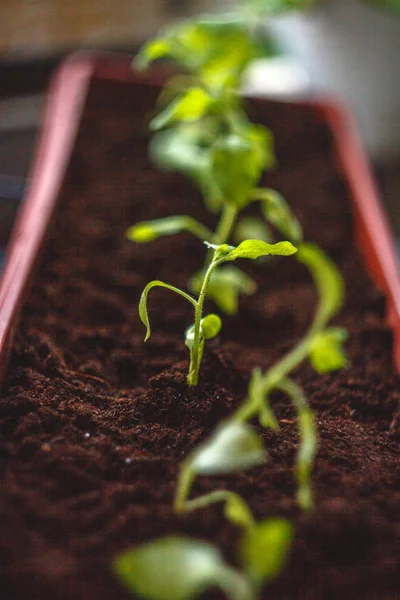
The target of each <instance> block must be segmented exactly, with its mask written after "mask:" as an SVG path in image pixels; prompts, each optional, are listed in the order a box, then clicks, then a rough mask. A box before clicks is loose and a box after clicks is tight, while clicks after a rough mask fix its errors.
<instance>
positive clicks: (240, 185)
mask: <svg viewBox="0 0 400 600" xmlns="http://www.w3.org/2000/svg"><path fill="white" fill-rule="evenodd" d="M271 157H273V150H272V142H271V134H270V133H269V131H268V130H266V129H265V128H264V127H261V126H260V125H253V124H246V125H245V126H244V125H243V126H241V127H240V129H237V130H236V131H235V132H234V133H230V134H228V135H226V136H224V137H220V138H219V139H218V140H217V141H216V143H215V144H214V145H213V147H212V149H211V160H212V172H213V176H214V179H215V182H216V184H217V186H218V188H219V191H220V194H221V197H222V198H224V200H225V201H226V202H229V203H231V204H234V205H235V206H237V207H238V208H239V209H243V208H244V207H245V206H246V205H247V204H248V203H249V202H250V201H251V193H252V190H253V188H254V186H255V185H256V184H257V182H258V180H259V179H260V177H261V173H262V171H263V170H264V169H265V168H267V167H268V166H270V165H271V162H272V158H271Z"/></svg>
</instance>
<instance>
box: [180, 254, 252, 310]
mask: <svg viewBox="0 0 400 600" xmlns="http://www.w3.org/2000/svg"><path fill="white" fill-rule="evenodd" d="M203 277H204V275H203V272H202V271H200V272H199V273H196V274H195V275H193V277H191V279H190V280H189V287H190V289H191V290H192V291H193V292H199V291H200V288H201V283H202V279H203ZM256 288H257V286H256V283H255V281H254V280H253V279H252V278H251V277H249V276H248V275H246V273H244V272H243V271H241V270H240V269H237V268H236V267H233V266H231V265H226V266H224V267H221V268H219V269H214V271H213V272H212V274H211V277H210V282H209V284H208V291H207V296H208V297H209V298H210V299H211V300H213V301H214V302H215V304H216V305H217V306H218V308H220V309H221V310H222V311H223V312H224V313H226V314H227V315H235V314H236V313H237V311H238V304H239V295H240V294H245V295H246V296H250V295H251V294H253V293H254V292H255V290H256Z"/></svg>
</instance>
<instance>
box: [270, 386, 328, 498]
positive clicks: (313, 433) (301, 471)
mask: <svg viewBox="0 0 400 600" xmlns="http://www.w3.org/2000/svg"><path fill="white" fill-rule="evenodd" d="M277 389H280V390H282V391H283V392H284V393H285V394H287V395H288V396H289V398H290V399H291V401H292V403H293V405H294V407H295V408H296V412H297V418H298V428H299V437H300V445H299V450H298V452H297V457H296V467H295V476H296V481H297V485H298V490H297V501H298V503H299V505H300V507H301V508H302V509H303V510H311V509H312V507H313V504H314V501H313V492H312V485H311V470H312V466H313V462H314V458H315V454H316V452H317V446H318V435H317V427H316V423H315V418H314V414H313V411H312V410H311V408H310V407H309V406H308V403H307V400H306V397H305V395H304V392H303V390H302V389H301V387H300V386H299V385H297V383H296V382H295V381H293V379H289V378H285V379H283V380H282V381H281V382H280V383H279V384H278V386H277Z"/></svg>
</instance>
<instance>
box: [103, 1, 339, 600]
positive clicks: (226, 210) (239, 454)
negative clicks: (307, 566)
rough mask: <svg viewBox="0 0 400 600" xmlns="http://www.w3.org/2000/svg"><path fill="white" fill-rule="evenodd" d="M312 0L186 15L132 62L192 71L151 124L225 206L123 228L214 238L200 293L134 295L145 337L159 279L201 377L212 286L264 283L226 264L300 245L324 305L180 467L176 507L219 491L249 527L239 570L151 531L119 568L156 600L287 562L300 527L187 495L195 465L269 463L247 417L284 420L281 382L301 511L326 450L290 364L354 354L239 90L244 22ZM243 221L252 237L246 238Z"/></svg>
mask: <svg viewBox="0 0 400 600" xmlns="http://www.w3.org/2000/svg"><path fill="white" fill-rule="evenodd" d="M312 3H313V2H312V0H246V1H244V2H243V4H244V10H245V13H244V14H245V16H246V19H247V21H246V19H245V21H244V20H243V18H242V17H243V14H241V16H240V18H238V15H234V16H231V17H229V18H222V17H218V18H211V19H210V18H209V19H199V20H191V21H184V22H182V23H180V24H178V25H175V26H173V27H170V28H169V29H167V30H165V31H164V32H163V33H162V34H160V36H159V37H157V38H156V39H155V40H153V41H151V42H149V43H148V44H146V45H145V46H144V47H143V49H142V50H141V52H140V53H139V56H138V58H137V61H136V62H137V64H138V65H140V66H141V67H143V68H145V67H147V66H148V65H149V64H150V63H152V62H153V61H154V60H156V59H159V58H169V59H172V60H173V61H175V62H176V63H177V64H178V65H179V66H180V67H181V68H182V69H183V70H184V74H183V75H180V76H176V77H173V78H172V79H171V80H170V81H169V82H168V84H167V86H166V87H165V89H164V91H163V93H162V95H161V98H160V105H161V109H160V111H159V113H158V115H157V116H156V117H155V118H154V119H153V120H152V121H151V123H150V128H151V129H152V130H153V131H154V132H156V133H155V135H154V137H153V140H152V144H151V154H152V156H153V158H154V159H155V160H156V162H158V164H159V165H161V166H162V167H164V168H169V169H175V170H178V171H181V172H183V173H185V174H186V175H187V176H189V177H190V178H192V179H193V180H194V181H195V182H196V183H197V184H198V186H199V188H200V190H201V192H202V194H203V198H204V202H205V205H206V207H207V208H208V209H209V210H210V211H211V212H214V213H219V214H220V217H219V222H218V225H217V227H216V229H215V231H211V230H210V229H209V228H208V227H206V226H205V225H204V224H202V223H199V222H198V221H196V220H195V219H193V218H192V217H190V216H186V215H178V216H171V217H166V218H162V219H155V220H152V221H145V222H141V223H137V224H136V225H134V226H133V227H131V228H130V229H129V230H128V232H127V235H128V237H129V238H130V239H131V240H132V241H134V242H136V243H148V242H152V241H154V240H156V239H157V238H159V237H162V236H167V235H175V234H178V233H180V232H188V233H190V234H192V235H194V236H195V237H197V238H198V239H199V240H202V241H206V244H207V246H208V252H207V256H206V259H205V261H204V265H203V267H202V268H201V269H200V270H199V271H198V272H196V273H195V274H194V275H193V276H192V277H191V278H190V279H189V282H188V285H189V289H190V292H191V293H192V294H195V295H197V296H196V297H194V296H192V295H190V294H188V293H186V292H184V291H182V290H180V289H178V288H176V287H174V286H172V285H170V284H168V283H164V282H162V281H159V280H155V281H151V282H150V283H149V284H147V286H146V287H145V289H144V291H143V293H142V296H141V299H140V304H139V314H140V318H141V320H142V322H143V323H144V325H145V326H146V338H145V339H146V340H147V339H148V338H149V336H150V334H151V329H150V322H149V316H148V310H147V298H148V294H149V292H150V290H151V289H152V288H153V287H157V286H158V287H164V288H166V289H168V290H170V291H173V292H175V293H177V294H178V295H180V296H182V297H183V298H185V299H186V300H187V301H188V302H189V303H190V304H191V305H192V307H193V309H194V323H193V324H192V325H190V327H188V328H187V329H186V333H185V344H186V346H187V347H188V349H189V353H190V365H189V372H188V376H187V380H188V384H189V386H194V385H196V384H197V382H198V378H199V369H200V363H201V359H202V356H203V351H204V345H205V341H206V340H208V339H212V338H214V337H215V336H216V335H218V333H219V331H220V329H221V324H222V321H221V318H220V317H219V316H218V315H216V314H209V315H206V316H203V309H204V302H205V300H206V298H207V297H209V298H211V299H212V300H213V301H214V302H215V303H216V305H217V306H218V307H219V309H220V310H222V311H223V312H226V313H228V314H234V313H235V312H236V311H237V309H238V298H239V294H240V293H245V294H252V293H254V291H255V288H256V286H255V283H254V282H253V281H252V280H251V278H250V277H249V276H248V275H246V274H245V273H243V272H242V271H241V270H240V269H238V268H236V267H234V266H232V265H231V264H229V265H226V263H231V262H232V261H235V260H237V259H239V258H247V259H250V260H255V259H257V258H259V257H262V256H269V255H278V256H289V255H292V254H294V253H296V250H297V248H298V249H299V251H298V252H297V258H298V260H299V261H300V262H301V263H303V264H304V265H305V266H306V267H307V268H308V269H309V271H310V272H311V275H312V277H313V280H314V282H315V285H316V288H317V291H318V294H319V305H318V309H317V311H316V314H315V317H314V320H313V322H312V325H311V327H310V329H309V331H308V332H307V334H306V335H305V336H304V338H303V339H302V340H300V342H299V343H298V344H297V346H296V347H295V348H294V349H293V350H291V351H290V352H289V353H288V354H287V355H286V356H284V357H283V358H282V359H281V360H280V361H278V362H277V363H276V364H275V365H273V366H272V367H271V368H269V369H267V370H266V372H265V373H263V372H262V370H261V369H260V368H257V369H254V371H253V374H252V377H251V380H250V382H249V387H248V393H247V397H246V398H245V400H244V401H243V403H242V404H241V406H240V407H239V408H238V409H237V411H236V412H235V413H234V414H233V415H232V417H231V418H230V419H228V420H227V421H225V422H223V423H222V424H220V425H219V427H218V428H217V429H216V430H215V432H214V433H213V434H212V435H211V436H210V437H209V438H208V439H206V440H205V441H204V442H203V443H202V444H200V446H199V447H198V448H197V449H194V450H193V451H192V452H191V453H190V454H189V456H188V457H187V458H186V459H185V460H184V462H183V463H182V466H181V470H180V475H179V479H178V484H177V489H176V495H175V500H174V509H175V511H176V512H177V513H178V514H183V513H189V512H192V511H195V510H199V509H203V508H205V507H208V506H210V505H212V504H214V503H222V504H223V511H224V515H225V518H226V519H227V520H228V521H229V522H230V523H231V524H232V525H234V526H235V527H238V528H239V529H240V534H239V542H238V551H237V564H238V568H233V567H231V566H229V565H227V564H226V563H225V562H224V560H223V558H222V556H221V554H220V552H219V551H218V550H217V549H216V548H214V547H213V546H212V545H210V544H208V543H205V542H202V541H198V540H192V539H190V538H186V537H176V536H170V537H166V538H161V539H158V540H154V541H152V542H149V543H147V544H145V545H143V546H141V547H138V548H134V549H133V550H128V551H127V552H125V553H124V554H122V555H121V556H120V557H119V558H118V559H117V560H116V561H115V563H114V569H115V572H116V574H117V575H118V577H119V578H120V579H121V581H122V582H123V583H124V585H125V586H126V587H127V589H128V590H131V591H133V592H134V593H138V594H140V595H142V596H144V597H145V598H148V599H149V600H191V599H192V598H194V597H195V596H197V595H199V594H202V593H203V592H205V591H207V590H208V589H209V588H210V587H218V588H220V589H221V590H222V591H223V592H224V593H225V594H226V595H227V597H228V598H229V599H232V600H255V598H256V597H257V596H258V592H259V589H260V587H261V585H262V584H263V583H264V582H265V581H271V580H272V579H274V578H275V577H276V576H277V575H278V574H279V573H280V571H281V570H282V569H283V567H284V565H285V563H286V561H287V556H288V553H289V548H290V544H291V539H292V527H291V525H290V524H289V523H288V522H287V521H286V520H284V519H265V520H261V521H259V522H257V520H256V519H255V517H254V515H253V513H252V511H251V508H250V506H249V504H248V503H247V502H246V501H245V500H244V498H242V497H241V496H240V495H239V494H237V493H235V492H232V491H230V490H227V489H216V490H214V491H211V492H210V493H207V494H204V495H200V496H197V497H194V498H193V497H191V492H192V486H193V483H194V481H195V480H196V478H197V477H202V476H212V475H216V474H218V475H224V474H228V473H235V472H238V471H241V470H244V469H249V468H255V467H257V466H259V465H261V464H263V463H264V461H265V460H266V452H265V449H264V446H263V443H262V440H261V438H260V436H259V434H258V433H257V431H256V430H255V429H254V428H253V427H252V426H251V425H250V421H251V420H253V419H258V420H259V423H260V424H261V426H262V427H265V428H271V429H275V430H276V429H278V428H279V423H278V420H277V419H276V417H275V414H274V412H273V410H272V407H271V404H270V396H271V394H272V392H273V391H276V390H277V391H280V392H282V393H284V394H285V395H286V396H288V397H289V399H290V400H291V402H292V404H293V406H294V407H295V410H296V413H297V420H298V429H299V437H300V443H299V450H298V453H297V458H296V465H295V477H296V481H297V485H298V491H297V501H298V504H299V505H300V506H301V507H302V508H303V509H305V510H310V509H311V508H312V506H313V493H312V485H311V473H312V467H313V461H314V457H315V454H316V450H317V430H316V423H315V418H314V415H313V412H312V410H311V409H310V407H309V406H308V403H307V400H306V397H305V394H304V392H303V390H302V389H301V387H300V386H299V385H298V384H297V382H296V381H295V380H294V379H293V377H292V372H293V371H294V370H295V369H296V368H297V367H298V366H299V365H300V364H301V363H302V362H303V361H304V360H306V359H309V360H310V362H311V365H312V366H313V367H314V369H315V370H316V371H317V372H318V373H326V372H329V371H332V370H335V369H338V368H341V367H344V366H346V364H347V358H346V356H345V353H344V351H343V347H342V346H343V342H344V341H345V338H346V333H345V331H344V330H343V329H341V328H338V327H330V326H329V325H328V324H329V321H330V320H331V319H332V317H334V316H335V314H336V313H337V312H338V311H339V309H340V308H341V306H342V303H343V296H344V289H343V282H342V279H341V276H340V274H339V272H338V271H337V269H336V267H335V266H334V264H333V263H332V262H331V261H330V260H329V259H328V258H327V257H326V256H325V255H324V253H323V252H322V250H320V249H319V248H318V247H317V246H315V245H313V244H309V243H305V242H303V233H302V228H301V225H300V224H299V222H298V221H297V219H296V217H295V215H294V214H293V213H292V211H291V209H290V207H289V205H288V204H287V203H286V201H285V200H284V198H283V197H282V196H281V195H280V194H279V193H278V192H276V191H274V190H270V189H268V188H264V187H259V182H260V179H261V175H262V173H263V171H264V170H265V169H270V168H272V167H273V166H274V162H275V159H274V153H273V147H272V138H271V134H270V133H269V131H268V130H267V129H266V128H265V127H262V126H260V125H255V124H254V123H251V122H250V121H249V120H248V118H247V115H246V113H245V110H244V107H243V103H242V102H241V100H240V97H239V96H238V93H237V90H238V89H239V88H240V82H241V76H242V74H243V72H244V70H245V68H246V67H247V65H248V64H249V62H250V61H251V60H252V59H253V58H254V57H255V56H256V55H257V44H256V43H255V42H254V40H253V39H252V38H251V36H250V35H249V32H248V25H249V23H250V24H251V22H252V21H253V18H254V16H255V15H259V14H270V13H272V12H276V11H278V10H282V9H283V8H301V7H305V6H308V5H310V4H312ZM253 202H258V203H259V204H260V208H261V214H262V217H263V220H256V221H254V217H252V219H253V220H248V217H246V216H245V217H243V216H242V214H241V213H242V211H243V210H244V209H245V208H246V207H247V206H248V205H249V204H251V203H253ZM246 219H247V220H246ZM266 225H268V226H269V225H272V227H273V228H274V230H276V231H277V232H279V234H280V235H282V236H283V237H284V238H286V239H287V240H289V241H282V242H278V243H275V244H272V243H270V241H271V240H270V238H269V237H268V236H269V235H270V232H269V230H268V229H267V228H266ZM243 232H245V235H244V237H245V238H246V237H248V238H249V239H245V240H244V241H241V237H240V236H242V235H243ZM256 232H257V233H256ZM232 236H233V237H235V239H237V238H238V237H239V240H240V241H239V242H238V245H237V246H231V245H228V242H229V241H230V238H231V237H232ZM255 238H257V239H255Z"/></svg>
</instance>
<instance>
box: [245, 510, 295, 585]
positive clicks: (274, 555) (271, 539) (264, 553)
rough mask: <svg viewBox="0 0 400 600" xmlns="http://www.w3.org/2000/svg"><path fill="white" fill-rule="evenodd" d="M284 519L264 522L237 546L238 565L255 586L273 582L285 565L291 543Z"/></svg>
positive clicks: (254, 528) (246, 533) (257, 525)
mask: <svg viewBox="0 0 400 600" xmlns="http://www.w3.org/2000/svg"><path fill="white" fill-rule="evenodd" d="M292 537H293V530H292V526H291V525H290V523H289V522H288V521H287V520H286V519H266V520H264V521H261V522H259V523H257V524H256V525H255V526H254V527H251V528H250V529H248V530H247V531H246V532H245V533H244V535H243V538H242V540H241V543H240V553H239V557H240V562H241V564H242V566H243V569H244V571H245V572H246V573H247V574H248V576H249V577H250V579H251V580H252V581H254V582H255V583H256V584H257V585H261V584H262V583H263V582H266V581H271V580H272V579H275V578H276V577H277V576H278V575H279V574H280V573H281V571H282V570H283V568H284V567H285V565H286V562H287V558H288V554H289V550H290V546H291V543H292Z"/></svg>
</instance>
